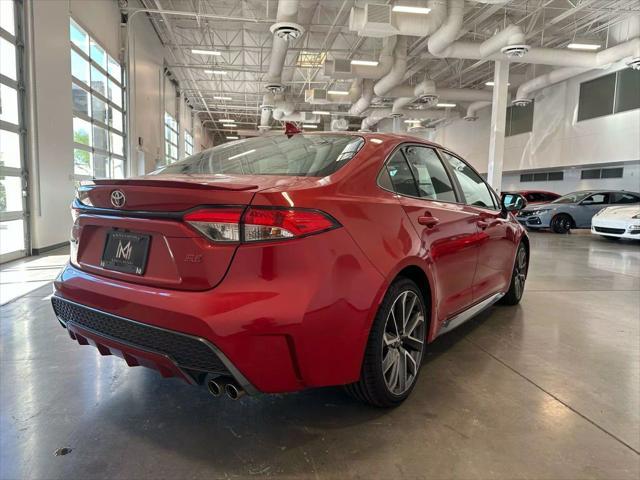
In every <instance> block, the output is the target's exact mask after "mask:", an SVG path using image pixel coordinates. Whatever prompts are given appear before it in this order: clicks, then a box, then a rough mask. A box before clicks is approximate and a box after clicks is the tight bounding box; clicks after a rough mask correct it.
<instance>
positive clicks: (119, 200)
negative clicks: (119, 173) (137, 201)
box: [111, 190, 127, 208]
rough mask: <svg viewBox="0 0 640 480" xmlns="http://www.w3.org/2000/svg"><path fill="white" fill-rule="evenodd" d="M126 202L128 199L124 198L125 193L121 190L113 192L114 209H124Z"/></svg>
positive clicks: (112, 202) (112, 203)
mask: <svg viewBox="0 0 640 480" xmlns="http://www.w3.org/2000/svg"><path fill="white" fill-rule="evenodd" d="M126 201H127V198H126V197H125V196H124V192H122V191H120V190H114V191H113V192H111V205H113V206H114V207H116V208H122V207H124V204H125V202H126Z"/></svg>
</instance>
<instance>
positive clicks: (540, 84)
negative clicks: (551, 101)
mask: <svg viewBox="0 0 640 480" xmlns="http://www.w3.org/2000/svg"><path fill="white" fill-rule="evenodd" d="M585 71H587V70H585V69H584V68H575V67H567V68H558V69H557V70H552V71H551V72H549V73H545V74H544V75H540V76H539V77H536V78H534V79H531V80H529V81H528V82H525V83H523V84H522V85H520V87H519V88H518V92H517V93H516V98H515V99H514V100H513V102H512V103H513V104H514V105H516V106H518V107H525V106H527V105H529V104H530V103H531V102H532V101H533V98H532V96H533V92H535V91H537V90H541V89H543V88H545V87H548V86H550V85H553V84H555V83H559V82H563V81H565V80H568V79H569V78H571V77H575V76H576V75H579V74H581V73H584V72H585Z"/></svg>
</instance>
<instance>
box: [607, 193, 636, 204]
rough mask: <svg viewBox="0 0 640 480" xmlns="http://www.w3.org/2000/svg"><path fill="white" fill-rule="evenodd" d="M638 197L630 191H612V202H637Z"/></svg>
mask: <svg viewBox="0 0 640 480" xmlns="http://www.w3.org/2000/svg"><path fill="white" fill-rule="evenodd" d="M639 202H640V197H637V196H635V195H631V194H630V193H614V194H613V202H612V203H639Z"/></svg>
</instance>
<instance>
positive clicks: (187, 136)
mask: <svg viewBox="0 0 640 480" xmlns="http://www.w3.org/2000/svg"><path fill="white" fill-rule="evenodd" d="M184 155H185V156H186V157H188V156H190V155H193V136H192V135H191V133H190V132H189V131H188V130H185V131H184Z"/></svg>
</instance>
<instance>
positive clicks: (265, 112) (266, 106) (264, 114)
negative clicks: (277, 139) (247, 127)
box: [258, 93, 275, 130]
mask: <svg viewBox="0 0 640 480" xmlns="http://www.w3.org/2000/svg"><path fill="white" fill-rule="evenodd" d="M274 107H275V99H274V97H273V93H265V94H264V95H263V96H262V105H260V110H261V112H260V125H259V126H258V128H259V129H260V130H269V128H271V127H270V126H269V120H270V119H271V112H272V111H273V109H274Z"/></svg>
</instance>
